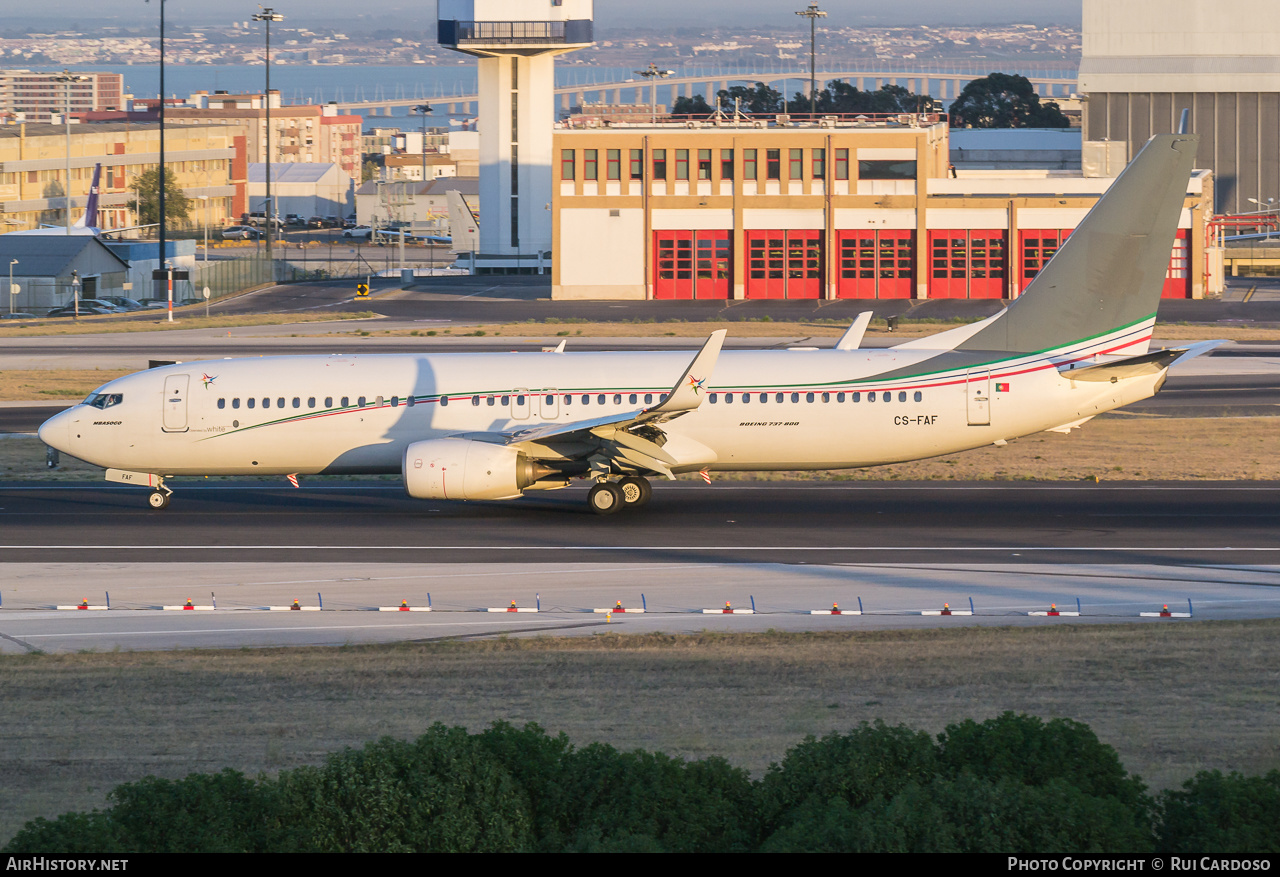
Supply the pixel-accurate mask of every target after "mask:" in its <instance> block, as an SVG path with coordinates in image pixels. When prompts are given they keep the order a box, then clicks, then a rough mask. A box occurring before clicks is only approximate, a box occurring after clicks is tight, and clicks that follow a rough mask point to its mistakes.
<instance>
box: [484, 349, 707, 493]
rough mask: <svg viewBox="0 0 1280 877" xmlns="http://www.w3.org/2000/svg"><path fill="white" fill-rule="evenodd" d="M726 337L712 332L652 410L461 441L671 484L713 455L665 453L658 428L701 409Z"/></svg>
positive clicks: (699, 449) (683, 450)
mask: <svg viewBox="0 0 1280 877" xmlns="http://www.w3.org/2000/svg"><path fill="white" fill-rule="evenodd" d="M725 334H726V330H724V329H718V330H716V331H715V332H712V333H711V336H710V337H709V338H708V339H707V341H706V343H705V344H703V345H702V349H701V350H699V351H698V353H697V355H696V356H694V358H693V360H692V362H690V363H689V367H688V368H686V369H685V370H684V374H682V375H681V376H680V380H678V381H676V383H675V386H673V387H672V388H671V391H670V392H669V393H665V394H663V396H662V398H661V399H660V400H659V401H658V404H657V405H654V406H652V407H649V408H637V409H635V410H632V411H624V412H620V413H617V414H612V415H607V416H605V417H594V418H591V419H588V420H576V421H572V422H570V423H549V424H545V425H543V426H534V427H529V428H525V429H513V430H504V431H501V432H489V433H468V434H466V435H465V436H460V437H465V438H470V439H474V440H477V441H488V442H493V443H495V444H504V445H512V446H520V447H522V449H523V450H525V452H526V453H527V454H528V455H529V456H530V457H533V458H535V459H538V458H560V459H566V458H567V459H586V460H587V461H588V462H590V463H591V464H592V465H593V466H600V467H610V466H611V467H613V468H619V469H624V470H628V471H644V472H654V473H657V474H660V475H664V476H666V477H667V478H672V479H674V478H675V475H674V474H673V472H672V467H676V468H681V469H684V468H689V467H701V466H705V465H708V464H710V463H713V462H715V459H716V455H715V452H714V451H711V449H709V448H706V447H704V446H703V445H700V444H697V443H696V442H692V441H689V440H682V441H681V442H679V443H678V446H677V447H671V448H668V447H665V446H666V445H667V444H668V437H667V435H666V433H664V432H663V431H662V429H661V425H662V424H663V423H666V422H667V421H670V420H673V419H675V418H677V417H680V416H681V415H684V414H688V413H689V412H690V411H696V410H697V409H698V408H699V407H700V406H701V405H702V400H703V399H705V398H706V391H705V390H704V386H705V384H706V381H707V379H708V378H709V377H710V376H711V372H712V371H713V370H714V369H715V364H716V360H717V359H718V358H719V356H720V348H721V347H722V346H723V344H724V338H725Z"/></svg>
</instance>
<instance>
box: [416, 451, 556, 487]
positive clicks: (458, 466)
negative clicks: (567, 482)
mask: <svg viewBox="0 0 1280 877" xmlns="http://www.w3.org/2000/svg"><path fill="white" fill-rule="evenodd" d="M400 471H401V474H402V475H403V476H404V489H405V492H406V493H408V494H409V495H410V496H412V497H414V498H415V499H514V498H515V497H518V496H520V494H521V493H522V492H523V491H524V489H525V488H526V487H528V486H529V485H531V484H533V483H534V482H535V481H537V480H538V479H539V478H542V477H544V476H546V475H551V474H554V472H555V470H554V469H550V468H548V467H547V466H545V465H543V464H541V463H538V462H537V461H535V460H530V459H529V458H528V457H526V456H525V455H524V454H522V453H521V452H520V451H518V450H516V449H515V448H511V447H507V446H506V445H494V444H489V443H488V442H478V441H475V440H473V439H431V440H430V441H422V442H414V443H413V444H411V445H409V446H408V447H407V448H405V451H404V461H403V462H402V464H401V469H400Z"/></svg>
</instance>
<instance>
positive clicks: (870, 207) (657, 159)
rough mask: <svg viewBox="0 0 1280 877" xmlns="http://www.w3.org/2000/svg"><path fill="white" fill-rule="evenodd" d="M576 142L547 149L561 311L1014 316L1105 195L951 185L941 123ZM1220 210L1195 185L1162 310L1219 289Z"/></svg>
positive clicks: (863, 120) (820, 123)
mask: <svg viewBox="0 0 1280 877" xmlns="http://www.w3.org/2000/svg"><path fill="white" fill-rule="evenodd" d="M586 124H588V125H592V126H593V127H581V128H577V127H561V128H558V129H557V130H556V132H555V135H554V148H553V153H552V154H553V156H554V157H555V159H556V160H557V161H558V166H556V167H553V168H552V175H553V180H554V185H553V187H552V198H553V203H552V204H551V217H552V222H553V252H552V266H553V267H552V297H553V298H557V299H609V298H612V299H646V298H648V299H694V298H697V299H752V298H808V299H836V298H856V299H878V298H916V299H924V298H997V299H998V298H1004V299H1008V298H1015V297H1017V295H1018V294H1019V293H1020V292H1021V291H1022V290H1023V289H1025V288H1026V286H1027V284H1028V283H1030V282H1031V279H1032V278H1033V277H1035V275H1036V272H1037V271H1039V270H1040V268H1041V266H1043V265H1044V263H1045V262H1046V261H1047V260H1048V259H1049V257H1050V256H1052V255H1053V253H1054V252H1056V251H1057V248H1058V247H1059V246H1060V245H1061V243H1062V241H1063V240H1065V239H1066V237H1067V236H1068V235H1069V234H1070V233H1071V230H1072V229H1073V228H1075V226H1076V224H1077V223H1079V222H1080V220H1081V219H1082V218H1083V217H1084V215H1085V214H1086V213H1087V212H1088V211H1089V208H1090V207H1092V205H1093V204H1094V202H1095V201H1096V200H1097V199H1098V197H1099V196H1100V195H1101V194H1102V193H1103V192H1105V191H1106V189H1107V187H1108V186H1110V184H1111V183H1112V181H1113V179H1114V176H1086V175H1084V174H1082V173H1081V172H1080V171H1064V170H1003V171H979V170H968V169H966V170H962V171H959V172H955V171H952V169H951V166H950V161H949V144H948V127H947V122H946V118H945V116H942V117H940V116H931V115H926V116H889V117H879V118H873V117H868V116H858V117H847V118H845V117H823V118H821V119H817V120H813V121H796V120H794V119H793V118H789V117H787V116H778V117H776V118H771V119H768V120H762V119H759V118H754V119H738V120H720V121H715V120H709V121H706V122H680V123H662V122H659V123H658V124H653V125H647V124H636V123H620V124H614V125H609V126H600V123H598V122H588V123H586ZM1097 146H1098V147H1099V148H1100V149H1101V150H1102V152H1103V153H1105V151H1106V150H1105V146H1106V144H1097ZM1090 147H1091V145H1090V144H1085V158H1084V162H1083V164H1084V166H1085V168H1086V169H1089V168H1090V167H1092V166H1096V165H1097V163H1096V162H1091V161H1090V153H1089V150H1090ZM1102 165H1103V166H1104V167H1105V162H1103V163H1102ZM1115 172H1116V171H1115V169H1112V170H1111V174H1112V175H1114V173H1115ZM1212 204H1213V192H1212V177H1211V174H1210V173H1209V172H1208V171H1197V172H1196V173H1195V175H1194V176H1193V178H1192V180H1191V184H1190V185H1189V187H1188V192H1187V198H1186V202H1185V208H1184V210H1183V213H1182V220H1181V222H1180V223H1179V230H1178V236H1177V239H1176V240H1174V241H1170V245H1171V251H1170V259H1169V273H1168V275H1167V279H1166V282H1165V290H1164V295H1165V296H1166V297H1168V298H1202V297H1203V296H1204V295H1205V292H1206V289H1213V288H1214V284H1215V282H1216V281H1217V280H1219V279H1220V278H1218V277H1213V276H1210V274H1211V272H1210V270H1209V269H1210V267H1211V262H1207V261H1206V248H1205V245H1204V242H1205V240H1206V238H1205V222H1206V220H1207V219H1208V218H1209V217H1210V216H1211V214H1212ZM1217 273H1218V274H1220V272H1217ZM1206 281H1207V282H1208V286H1206Z"/></svg>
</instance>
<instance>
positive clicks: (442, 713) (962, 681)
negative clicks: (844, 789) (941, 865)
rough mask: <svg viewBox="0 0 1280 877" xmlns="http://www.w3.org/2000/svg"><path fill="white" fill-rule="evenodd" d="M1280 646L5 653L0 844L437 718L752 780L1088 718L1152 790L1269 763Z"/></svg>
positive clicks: (1174, 626)
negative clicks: (119, 802) (724, 769)
mask: <svg viewBox="0 0 1280 877" xmlns="http://www.w3.org/2000/svg"><path fill="white" fill-rule="evenodd" d="M1278 644H1280V621H1276V620H1268V621H1253V622H1187V623H1181V622H1172V623H1159V624H1155V623H1153V624H1144V625H1132V624H1131V625H1096V626H1095V625H1089V626H1074V625H1063V626H1058V625H1056V624H1055V625H1052V626H1050V625H1048V624H1046V625H1045V626H1044V627H1039V628H959V629H954V630H931V631H879V632H868V633H853V634H849V633H841V634H786V633H764V634H745V635H733V636H725V635H710V634H704V635H702V636H691V637H674V636H663V635H661V634H657V635H652V636H637V637H628V636H618V635H599V636H590V637H565V638H550V637H548V638H534V639H498V640H487V641H477V642H467V643H462V642H442V643H425V644H403V645H394V646H360V647H347V648H338V649H332V648H304V649H274V650H238V651H225V652H221V651H185V652H166V653H119V652H116V653H104V654H75V655H22V656H8V657H3V658H0V690H3V691H4V693H5V707H6V708H5V711H4V719H3V722H0V788H4V789H5V794H4V795H3V796H0V839H7V838H8V837H10V836H11V835H12V834H13V832H15V831H16V830H17V829H18V828H19V827H20V826H21V824H22V823H23V822H24V821H25V820H27V819H29V818H32V817H34V816H37V815H45V816H51V815H54V814H56V813H60V812H64V811H66V810H69V809H87V808H92V807H95V806H101V805H102V803H103V801H102V796H103V795H104V794H105V793H106V792H107V791H108V790H109V789H110V788H111V787H113V786H114V785H116V784H118V783H120V782H125V781H130V780H135V779H138V778H140V777H142V776H145V775H148V774H157V775H161V776H167V777H180V776H184V775H186V774H187V773H190V772H194V771H209V770H217V769H220V768H222V767H234V768H237V769H240V770H244V771H247V772H249V773H251V774H253V773H257V772H259V771H274V770H278V769H280V768H285V767H292V766H295V765H299V764H305V763H315V762H317V761H319V760H320V758H321V757H322V756H323V755H324V754H325V753H327V752H330V751H333V750H335V749H340V748H341V747H343V746H348V745H351V746H354V745H359V744H362V743H364V742H365V741H368V740H371V739H376V738H378V737H381V736H384V735H392V736H396V737H412V736H415V735H417V734H419V733H421V732H422V731H423V730H424V729H425V728H426V727H427V726H428V725H430V724H431V723H432V722H436V721H440V722H444V723H446V724H449V725H464V726H466V727H468V728H470V729H472V730H479V729H481V728H483V727H485V726H487V725H488V724H489V723H490V722H492V721H495V720H498V719H505V720H509V721H512V722H515V723H524V722H526V721H536V722H538V723H539V724H540V725H542V726H543V727H544V728H546V729H548V730H550V731H552V732H560V731H564V732H565V733H567V734H568V735H569V737H570V738H571V739H572V740H573V741H574V742H575V743H578V744H583V743H587V742H590V741H595V740H599V741H604V742H608V743H611V744H613V745H615V746H617V747H619V748H622V749H631V748H636V747H640V748H644V749H649V750H654V749H657V750H662V751H664V752H667V753H668V754H672V755H680V756H684V757H691V758H697V757H703V756H707V755H713V754H715V755H723V756H725V757H726V758H728V759H729V760H730V761H732V762H733V763H735V764H738V765H741V766H743V767H746V768H748V769H750V770H751V771H752V772H753V773H754V774H756V775H759V773H760V772H761V771H763V770H764V768H765V767H767V766H768V764H769V763H770V762H771V761H775V760H777V759H779V758H780V757H781V756H782V755H783V753H784V752H785V750H786V749H787V747H789V746H791V745H793V744H794V743H796V742H798V741H799V740H800V739H801V738H802V737H803V736H804V735H806V734H817V735H821V734H823V733H826V732H829V731H836V730H847V729H849V728H851V727H853V726H855V725H856V724H857V723H858V722H861V721H872V720H875V719H883V720H885V721H886V722H889V723H891V724H897V723H906V724H910V725H912V726H916V727H920V728H924V729H926V730H929V731H931V732H937V731H940V730H941V729H942V728H943V726H945V725H946V724H947V723H949V722H953V721H957V720H960V719H963V718H967V717H974V718H977V719H985V718H989V717H991V716H995V715H998V714H999V713H1001V712H1002V711H1004V710H1014V711H1017V712H1028V713H1033V714H1035V715H1039V716H1043V717H1046V718H1051V717H1056V716H1064V717H1068V718H1072V719H1076V720H1079V721H1083V722H1087V723H1089V724H1090V725H1091V726H1092V727H1093V728H1094V730H1095V731H1096V732H1097V733H1098V735H1099V737H1100V738H1101V739H1102V740H1103V741H1104V742H1106V743H1109V744H1111V745H1112V746H1114V747H1115V748H1116V749H1117V750H1118V751H1119V752H1120V754H1121V757H1122V758H1123V760H1124V763H1125V765H1126V767H1127V768H1128V769H1130V770H1132V771H1136V772H1137V773H1139V774H1141V775H1142V776H1143V777H1144V779H1146V780H1147V782H1148V783H1150V784H1152V785H1153V786H1156V787H1167V786H1169V785H1178V784H1180V783H1181V782H1182V780H1184V779H1186V778H1188V777H1189V776H1190V775H1191V774H1192V773H1194V772H1195V771H1197V770H1200V769H1204V768H1221V769H1224V770H1229V769H1237V770H1242V771H1245V772H1249V773H1258V772H1263V771H1266V770H1269V769H1272V768H1276V767H1280V737H1277V733H1276V721H1275V703H1276V696H1275V693H1276V691H1277V690H1280V660H1278V659H1280V645H1278Z"/></svg>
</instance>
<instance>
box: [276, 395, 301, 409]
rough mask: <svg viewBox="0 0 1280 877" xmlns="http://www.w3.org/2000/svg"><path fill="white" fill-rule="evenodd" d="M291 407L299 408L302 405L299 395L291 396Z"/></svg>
mask: <svg viewBox="0 0 1280 877" xmlns="http://www.w3.org/2000/svg"><path fill="white" fill-rule="evenodd" d="M281 407H283V406H281ZM293 407H294V408H301V407H302V399H300V398H299V397H297V396H294V397H293Z"/></svg>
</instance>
